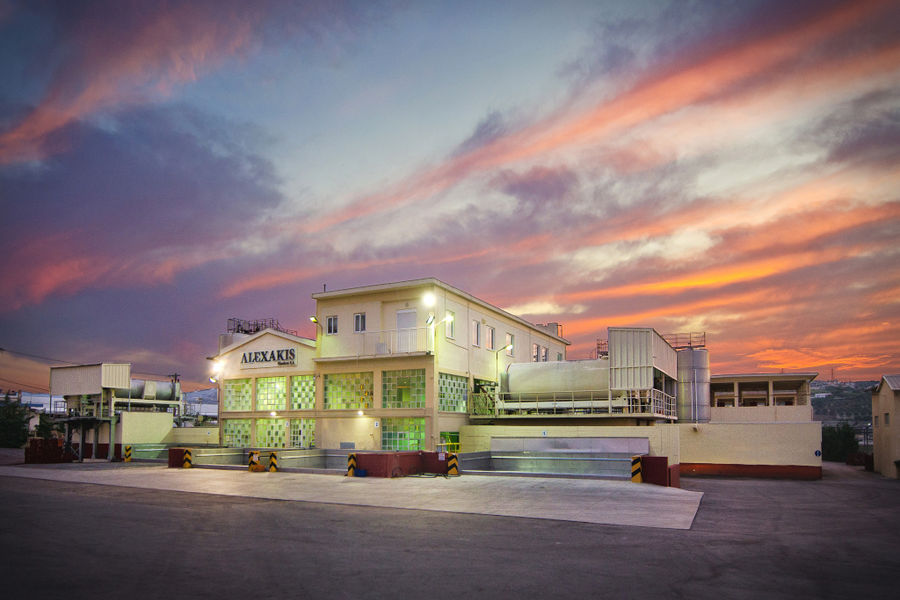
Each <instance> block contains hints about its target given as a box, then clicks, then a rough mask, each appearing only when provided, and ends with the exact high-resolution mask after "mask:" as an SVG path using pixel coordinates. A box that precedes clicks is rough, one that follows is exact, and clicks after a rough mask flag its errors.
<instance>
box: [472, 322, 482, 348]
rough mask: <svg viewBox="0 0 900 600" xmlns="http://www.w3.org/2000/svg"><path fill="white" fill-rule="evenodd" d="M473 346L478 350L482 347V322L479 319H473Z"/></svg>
mask: <svg viewBox="0 0 900 600" xmlns="http://www.w3.org/2000/svg"><path fill="white" fill-rule="evenodd" d="M471 334H472V345H473V346H476V347H478V348H480V347H481V321H479V320H478V319H472V331H471Z"/></svg>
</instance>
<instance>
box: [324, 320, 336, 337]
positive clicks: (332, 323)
mask: <svg viewBox="0 0 900 600" xmlns="http://www.w3.org/2000/svg"><path fill="white" fill-rule="evenodd" d="M337 332H338V320H337V317H336V316H331V317H325V333H326V334H327V335H336V334H337Z"/></svg>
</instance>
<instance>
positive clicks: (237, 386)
mask: <svg viewBox="0 0 900 600" xmlns="http://www.w3.org/2000/svg"><path fill="white" fill-rule="evenodd" d="M251 391H252V388H251V386H250V380H249V379H226V380H225V385H224V386H223V390H222V396H223V398H222V410H250V394H251Z"/></svg>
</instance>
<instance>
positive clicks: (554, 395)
mask: <svg viewBox="0 0 900 600" xmlns="http://www.w3.org/2000/svg"><path fill="white" fill-rule="evenodd" d="M613 394H615V395H614V396H613V397H610V395H609V392H608V391H607V390H596V391H577V392H572V391H565V392H541V393H517V394H509V393H503V394H499V395H497V394H493V393H484V392H470V393H469V415H470V416H473V417H510V416H522V415H610V416H655V417H666V418H675V417H676V416H677V414H678V407H677V403H676V401H675V397H674V396H670V395H669V394H666V393H665V392H663V391H661V390H655V389H654V390H633V391H629V392H626V393H624V394H622V392H613Z"/></svg>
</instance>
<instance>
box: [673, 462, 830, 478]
mask: <svg viewBox="0 0 900 600" xmlns="http://www.w3.org/2000/svg"><path fill="white" fill-rule="evenodd" d="M680 467H681V475H684V476H692V475H724V476H726V477H761V478H767V479H808V480H812V479H822V467H807V466H800V465H727V464H713V463H681V465H680Z"/></svg>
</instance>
